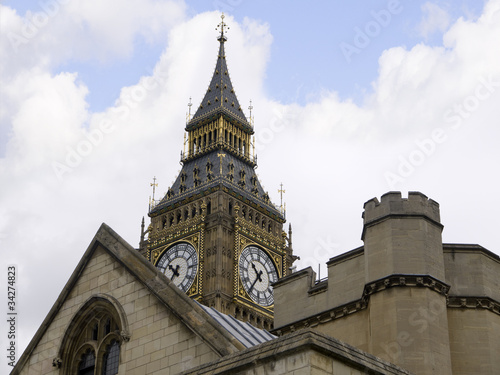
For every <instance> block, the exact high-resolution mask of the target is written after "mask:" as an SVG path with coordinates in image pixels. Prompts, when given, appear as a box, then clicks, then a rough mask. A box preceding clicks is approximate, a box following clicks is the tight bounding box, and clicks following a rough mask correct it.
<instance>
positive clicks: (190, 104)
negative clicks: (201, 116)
mask: <svg viewBox="0 0 500 375" xmlns="http://www.w3.org/2000/svg"><path fill="white" fill-rule="evenodd" d="M192 105H193V103H191V97H189V103H188V113H187V116H186V124H187V123H188V122H189V121H190V120H191V107H192Z"/></svg>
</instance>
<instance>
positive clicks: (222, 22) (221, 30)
mask: <svg viewBox="0 0 500 375" xmlns="http://www.w3.org/2000/svg"><path fill="white" fill-rule="evenodd" d="M225 17H226V16H224V12H222V14H221V15H220V19H221V21H220V23H219V24H218V25H217V27H216V28H215V30H217V29H218V28H219V27H220V36H219V37H218V38H217V40H220V41H225V40H226V37H225V36H224V28H225V29H226V30H229V26H227V25H226V24H225V23H224V18H225Z"/></svg>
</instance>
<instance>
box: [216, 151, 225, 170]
mask: <svg viewBox="0 0 500 375" xmlns="http://www.w3.org/2000/svg"><path fill="white" fill-rule="evenodd" d="M217 156H218V157H219V162H220V168H219V174H220V175H221V176H222V158H225V157H226V154H223V153H222V152H218V153H217Z"/></svg>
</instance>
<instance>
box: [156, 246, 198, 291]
mask: <svg viewBox="0 0 500 375" xmlns="http://www.w3.org/2000/svg"><path fill="white" fill-rule="evenodd" d="M156 268H158V269H159V270H160V271H162V272H163V273H164V274H165V275H166V276H167V277H168V278H169V279H170V280H172V282H173V283H174V284H175V285H176V286H178V287H179V288H180V289H182V290H183V291H184V292H187V291H188V290H189V288H190V287H191V285H192V284H193V281H194V278H195V277H196V273H197V272H198V255H197V254H196V250H195V248H194V247H193V246H192V245H190V244H188V243H186V242H180V243H177V244H175V245H174V246H172V247H171V248H170V249H168V250H167V251H166V252H165V253H164V254H163V255H162V256H161V258H160V260H159V261H158V263H156Z"/></svg>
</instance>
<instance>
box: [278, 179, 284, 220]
mask: <svg viewBox="0 0 500 375" xmlns="http://www.w3.org/2000/svg"><path fill="white" fill-rule="evenodd" d="M278 193H280V211H281V213H282V214H283V213H284V212H285V211H286V203H285V206H283V193H285V189H283V183H281V184H280V189H278Z"/></svg>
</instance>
